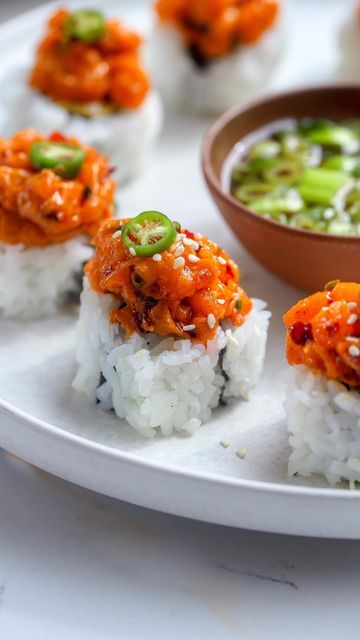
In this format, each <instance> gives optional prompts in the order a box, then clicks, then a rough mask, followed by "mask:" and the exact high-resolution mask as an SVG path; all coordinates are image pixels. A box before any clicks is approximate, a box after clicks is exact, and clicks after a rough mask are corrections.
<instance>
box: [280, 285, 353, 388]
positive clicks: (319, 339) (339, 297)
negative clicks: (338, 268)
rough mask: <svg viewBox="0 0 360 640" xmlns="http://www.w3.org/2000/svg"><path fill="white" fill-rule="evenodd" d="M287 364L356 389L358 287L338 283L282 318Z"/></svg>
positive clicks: (293, 308)
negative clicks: (309, 370) (305, 368)
mask: <svg viewBox="0 0 360 640" xmlns="http://www.w3.org/2000/svg"><path fill="white" fill-rule="evenodd" d="M284 321H285V325H286V329H287V342H286V355H287V359H288V362H289V364H291V365H294V364H304V365H306V366H307V367H309V369H311V370H312V371H314V372H316V373H321V374H323V375H324V376H326V378H328V379H329V380H337V379H338V380H340V381H342V382H345V383H346V384H348V385H349V386H351V387H355V388H356V389H360V284H356V283H354V282H341V283H338V284H337V285H336V286H335V287H334V288H333V289H332V291H322V292H320V293H315V294H313V295H312V296H310V297H308V298H305V299H304V300H301V301H300V302H299V303H298V304H296V305H295V306H294V307H292V309H290V311H288V312H287V313H286V314H285V316H284Z"/></svg>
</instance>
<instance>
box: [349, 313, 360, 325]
mask: <svg viewBox="0 0 360 640" xmlns="http://www.w3.org/2000/svg"><path fill="white" fill-rule="evenodd" d="M357 321H358V316H357V315H356V313H352V314H351V316H349V317H348V320H347V324H355V322H357Z"/></svg>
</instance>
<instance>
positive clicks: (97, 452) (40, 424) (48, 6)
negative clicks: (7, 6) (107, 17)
mask: <svg viewBox="0 0 360 640" xmlns="http://www.w3.org/2000/svg"><path fill="white" fill-rule="evenodd" d="M108 2H109V5H110V3H112V4H115V1H114V0H108ZM86 4H88V3H87V2H86V0H71V2H69V5H70V6H71V7H77V6H85V5H86ZM104 4H105V5H106V4H107V2H105V3H104ZM124 4H126V5H128V6H131V4H132V3H131V1H130V0H126V3H124ZM141 4H142V5H143V6H144V5H145V2H144V0H141ZM139 5H140V3H139ZM56 7H59V2H58V1H57V0H52V1H51V2H47V3H45V4H43V5H40V6H37V7H35V8H32V9H27V10H26V11H24V12H22V13H21V14H19V15H18V16H15V17H13V18H11V19H9V20H6V21H5V22H4V23H3V24H1V25H0V38H5V39H8V38H11V37H13V34H14V32H15V33H16V32H18V31H21V30H22V29H25V28H27V30H30V29H31V24H30V25H29V22H30V23H32V24H34V23H35V22H36V20H38V19H39V20H40V19H43V18H44V17H45V16H46V15H47V14H48V13H49V11H51V10H52V9H55V8H56ZM105 9H106V7H105ZM7 416H8V417H10V418H11V419H12V420H13V421H15V422H18V423H21V426H22V427H27V428H28V429H29V437H30V438H31V433H35V434H37V435H39V436H46V437H49V438H52V439H53V442H55V443H56V442H57V441H60V442H62V443H64V444H65V445H69V446H72V447H73V448H74V451H76V450H77V451H81V452H82V453H83V454H84V455H86V454H88V455H89V454H91V455H93V456H96V457H97V458H98V459H99V460H106V459H108V460H109V459H110V460H111V461H115V462H116V463H117V464H118V467H119V468H124V467H125V465H126V464H130V465H131V466H132V467H133V468H134V471H135V472H136V470H137V469H141V471H142V472H145V473H151V472H154V473H158V474H160V475H165V476H166V477H170V478H172V479H176V478H178V479H183V480H184V481H187V482H189V483H195V485H196V486H198V487H199V486H203V485H210V487H214V486H216V487H218V488H226V487H228V488H231V489H232V490H235V491H237V492H238V493H237V495H238V503H240V504H241V497H242V496H243V497H244V498H246V495H247V496H249V495H254V494H256V495H257V496H258V497H262V498H272V499H273V501H276V500H278V499H282V498H283V499H284V500H285V499H291V501H293V502H294V504H293V506H294V507H296V505H299V504H300V502H301V501H302V500H303V499H306V500H309V501H311V507H314V506H316V504H318V501H319V500H320V501H321V503H324V502H326V503H327V504H329V501H330V502H332V506H334V505H335V506H336V505H337V506H340V505H341V506H342V507H344V508H345V507H346V506H347V505H349V503H353V504H357V503H358V501H359V500H360V492H357V491H351V490H349V489H347V488H343V487H331V486H329V487H312V486H305V485H292V484H286V483H279V482H273V481H272V482H267V481H260V480H252V479H246V478H238V477H236V476H226V475H221V474H220V473H215V472H214V473H212V472H208V471H202V470H196V469H190V468H186V467H185V468H184V467H180V466H178V465H176V464H172V463H171V464H170V463H165V462H163V461H161V462H157V461H153V460H150V459H144V458H143V457H142V456H141V455H139V454H137V453H132V452H127V451H123V450H121V449H118V448H115V447H112V446H109V445H107V444H103V443H99V442H96V441H94V440H91V439H89V438H86V437H84V436H81V435H78V434H75V433H72V432H70V431H67V430H65V429H63V428H61V427H59V426H56V425H55V424H52V423H50V422H47V421H46V420H43V419H41V418H38V417H36V416H33V415H31V414H29V413H27V412H26V411H25V410H23V409H19V408H18V407H16V405H14V404H12V403H9V402H7V401H6V400H3V399H1V398H0V418H1V417H5V422H6V417H7ZM0 432H1V429H0ZM12 437H13V438H15V439H16V434H15V436H14V435H13V434H12ZM15 439H14V442H15ZM4 440H5V438H3V437H1V442H0V444H1V446H4V448H6V449H7V450H8V451H11V450H12V452H13V453H15V455H16V451H15V449H16V448H18V449H21V445H20V444H19V442H17V443H16V444H15V445H14V446H13V447H10V446H9V445H8V446H6V445H4ZM7 444H8V443H7ZM28 449H29V456H28V461H29V462H30V463H32V464H34V465H36V466H38V467H39V468H42V469H45V470H46V471H49V469H48V468H46V464H41V463H40V462H39V457H40V456H38V461H36V460H35V458H36V455H35V454H33V452H32V450H31V447H28ZM21 457H23V458H25V456H21ZM25 459H26V458H25ZM48 459H49V460H50V458H48ZM50 473H54V474H55V475H56V472H55V471H50ZM72 474H73V476H74V475H76V474H75V471H74V470H73V471H72V473H71V471H70V472H68V473H67V474H66V475H65V474H64V473H62V474H61V473H60V472H59V474H58V475H59V476H60V477H62V478H64V477H65V478H66V479H67V480H70V481H74V482H77V483H78V484H81V482H79V481H78V480H74V479H73V478H72V477H71V476H72ZM83 486H87V485H86V482H85V480H84V482H83ZM88 486H89V485H88ZM89 488H93V487H90V486H89ZM93 490H96V489H93ZM99 491H101V489H99ZM119 493H120V492H119ZM119 498H120V496H119ZM121 499H124V500H127V499H128V498H127V497H126V488H124V489H123V497H122V498H121ZM129 501H132V502H134V503H136V502H135V500H129ZM355 501H356V502H355ZM321 503H320V507H321ZM137 504H142V505H143V506H149V508H154V509H156V506H153V505H151V506H150V505H147V504H146V500H145V501H143V502H141V500H140V499H139V501H138V502H137ZM159 510H164V511H166V509H163V508H162V507H159ZM188 511H190V509H188ZM168 512H172V513H177V512H176V510H174V511H171V509H170V507H169V508H168ZM185 512H186V509H185V510H184V509H183V513H181V515H185V516H186V513H185ZM178 513H179V509H178ZM324 515H325V514H324ZM188 517H195V516H191V515H190V516H188ZM199 519H203V520H208V521H209V522H218V523H219V522H220V521H219V520H217V519H216V514H214V515H213V517H211V516H209V517H205V516H204V515H203V514H202V515H199ZM325 519H326V518H325ZM255 520H256V518H255ZM295 520H296V519H295ZM265 521H266V519H265V520H264V521H263V522H265ZM222 524H229V523H227V522H222ZM345 524H346V523H345ZM233 526H238V527H241V526H246V524H245V525H241V524H234V525H233ZM286 526H287V525H286ZM286 526H284V525H283V526H280V525H278V523H277V522H274V523H273V524H272V526H271V527H270V526H268V525H265V524H261V518H260V517H259V522H258V523H257V525H256V526H252V525H251V526H249V527H248V528H250V529H257V530H263V531H272V532H281V533H290V534H296V533H297V534H301V535H320V536H322V537H339V535H338V534H337V533H336V532H337V531H340V530H341V527H340V526H339V527H337V524H336V519H335V523H333V524H332V525H331V527H332V529H331V531H330V532H329V530H328V529H329V528H330V525H329V526H326V525H324V527H325V529H326V530H325V531H322V529H321V525H320V523H314V524H313V525H311V524H310V525H309V526H307V525H306V522H305V523H304V526H303V527H300V526H299V525H296V524H294V525H293V527H292V525H290V524H289V526H288V528H289V530H288V531H287V530H286ZM291 527H292V530H290V529H291ZM295 529H296V530H295ZM346 530H347V533H346V534H345V536H344V535H343V534H341V533H340V535H342V537H347V538H351V537H354V536H352V535H351V532H350V524H349V525H347V527H346ZM334 531H335V533H334ZM355 535H356V537H357V538H360V533H359V527H358V528H357V531H356V532H355Z"/></svg>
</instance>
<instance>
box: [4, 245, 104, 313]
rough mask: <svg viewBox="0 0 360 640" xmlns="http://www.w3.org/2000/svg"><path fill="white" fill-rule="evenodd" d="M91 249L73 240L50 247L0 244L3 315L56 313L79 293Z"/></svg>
mask: <svg viewBox="0 0 360 640" xmlns="http://www.w3.org/2000/svg"><path fill="white" fill-rule="evenodd" d="M92 252H93V251H92V249H91V248H90V246H89V244H88V243H87V241H86V240H83V239H77V238H74V239H71V240H68V241H67V242H61V243H58V244H53V245H50V246H48V247H36V248H26V247H25V246H24V245H21V244H14V245H11V244H4V243H0V315H2V316H4V317H8V318H21V319H30V318H40V317H44V316H49V315H52V314H54V313H55V312H56V311H57V309H58V308H59V306H60V305H61V304H62V303H63V302H64V300H65V299H66V298H67V297H68V296H69V295H71V294H76V293H78V292H79V288H80V287H79V274H80V273H81V271H82V265H83V263H84V262H85V261H87V260H89V258H90V257H91V255H92Z"/></svg>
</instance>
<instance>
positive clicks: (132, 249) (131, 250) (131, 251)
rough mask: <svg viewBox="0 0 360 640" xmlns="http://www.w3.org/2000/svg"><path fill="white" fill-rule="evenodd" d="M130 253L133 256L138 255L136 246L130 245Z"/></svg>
mask: <svg viewBox="0 0 360 640" xmlns="http://www.w3.org/2000/svg"><path fill="white" fill-rule="evenodd" d="M129 253H130V254H131V255H132V256H136V251H135V249H134V247H129Z"/></svg>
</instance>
